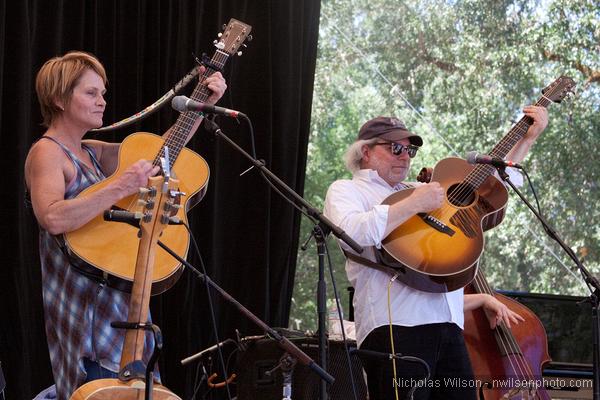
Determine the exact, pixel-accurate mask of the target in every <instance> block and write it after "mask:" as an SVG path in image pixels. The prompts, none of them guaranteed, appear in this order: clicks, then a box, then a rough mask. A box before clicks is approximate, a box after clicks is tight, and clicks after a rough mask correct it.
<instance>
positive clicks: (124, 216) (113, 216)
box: [104, 210, 143, 227]
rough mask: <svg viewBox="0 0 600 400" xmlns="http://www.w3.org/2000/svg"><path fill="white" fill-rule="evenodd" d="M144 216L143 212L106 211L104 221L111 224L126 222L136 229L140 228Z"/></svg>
mask: <svg viewBox="0 0 600 400" xmlns="http://www.w3.org/2000/svg"><path fill="white" fill-rule="evenodd" d="M142 217H143V215H142V213H141V212H130V211H124V210H104V220H105V221H110V222H125V223H126V224H129V225H133V226H135V227H139V226H140V220H141V219H142Z"/></svg>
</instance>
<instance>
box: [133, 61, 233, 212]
mask: <svg viewBox="0 0 600 400" xmlns="http://www.w3.org/2000/svg"><path fill="white" fill-rule="evenodd" d="M228 57H229V55H228V54H227V53H224V52H222V51H220V50H217V51H216V52H215V54H214V55H213V57H212V59H211V63H212V64H214V65H216V66H218V67H219V68H221V69H222V68H223V66H224V65H225V62H226V61H227V59H228ZM213 72H214V70H213V69H212V68H206V69H205V70H204V72H203V73H202V75H200V76H199V77H198V80H199V81H200V82H202V81H204V80H205V79H206V78H208V76H209V75H210V74H212V73H213ZM209 95H210V92H209V89H208V87H207V86H206V85H197V86H196V87H195V88H194V91H193V92H192V95H191V97H192V98H193V99H196V100H200V101H201V102H205V101H206V99H208V97H209ZM197 119H198V113H197V112H194V111H186V112H182V113H181V114H180V115H179V117H178V118H177V121H176V122H175V124H174V126H173V128H172V130H171V132H170V133H169V134H168V136H167V137H166V139H165V141H164V144H163V145H162V146H161V148H160V150H159V152H158V153H157V155H156V156H155V158H154V160H153V161H152V165H153V166H162V165H161V161H160V159H161V158H162V157H164V154H165V147H168V148H169V155H170V159H169V168H172V167H173V165H174V164H175V161H176V159H177V156H178V155H179V153H180V152H181V149H183V147H184V146H185V144H186V142H187V134H186V132H190V130H191V129H192V127H193V125H194V123H195V122H196V120H197ZM137 204H138V197H137V196H131V199H130V200H129V203H128V204H127V206H126V208H127V209H128V210H135V209H136V206H137Z"/></svg>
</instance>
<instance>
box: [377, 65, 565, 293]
mask: <svg viewBox="0 0 600 400" xmlns="http://www.w3.org/2000/svg"><path fill="white" fill-rule="evenodd" d="M574 86H575V82H573V80H572V79H571V78H568V77H565V76H562V77H560V78H558V79H556V80H555V81H554V82H553V83H552V84H551V85H549V86H548V87H546V88H545V89H544V90H543V92H542V93H543V94H542V96H541V97H540V98H539V99H538V101H537V102H536V105H538V106H543V107H547V106H548V105H549V104H550V103H552V102H560V101H561V100H562V99H563V98H564V97H565V96H566V95H567V94H568V93H570V92H571V90H572V89H573V87H574ZM532 122H533V121H532V120H531V118H529V117H527V116H524V117H523V118H521V120H520V121H519V122H517V123H516V124H515V125H514V126H513V128H512V129H511V130H510V131H509V132H508V133H507V134H506V135H505V136H504V137H503V138H502V140H501V141H500V142H499V143H498V144H497V145H496V146H495V147H494V148H493V149H492V151H491V152H490V153H489V154H490V155H491V156H493V157H498V158H504V157H505V156H506V155H507V154H508V152H509V151H510V150H511V149H512V148H513V147H514V146H515V144H516V143H517V142H518V141H519V140H520V139H521V138H522V137H523V136H524V135H525V133H526V132H527V130H528V128H529V126H530V125H531V124H532ZM494 172H495V169H494V167H492V166H491V165H477V166H473V165H470V164H468V163H467V162H466V161H465V160H463V159H460V158H446V159H444V160H442V161H440V162H439V163H437V165H436V166H435V168H434V170H433V174H432V177H431V180H432V181H436V182H439V183H440V185H441V186H442V188H443V189H444V190H445V193H446V196H445V201H444V203H443V205H442V206H441V207H440V208H438V209H436V210H434V211H431V212H429V213H419V214H417V215H415V216H413V217H411V218H410V219H408V220H407V221H405V222H404V223H402V224H401V225H400V226H398V227H397V228H396V229H394V230H393V231H392V232H391V233H390V234H389V235H388V236H387V237H386V238H385V239H384V240H383V244H382V247H383V249H382V251H381V252H380V253H379V255H380V257H381V261H382V262H384V263H385V264H387V265H392V266H396V267H397V268H399V269H400V270H402V271H403V273H401V274H400V276H399V277H398V279H400V280H402V281H403V282H404V283H405V284H407V285H409V286H411V287H413V288H415V289H419V290H423V291H427V292H438V293H439V292H449V291H453V290H456V289H459V288H461V287H464V286H465V285H467V284H468V283H469V282H471V280H472V279H473V277H474V276H475V274H476V272H477V266H478V263H479V258H480V257H481V254H482V253H483V248H484V238H483V231H484V230H487V229H491V228H493V227H495V226H497V225H498V224H499V223H500V222H501V221H502V219H503V217H504V209H505V207H506V203H507V201H508V192H507V190H506V188H505V186H504V184H503V183H502V182H500V180H498V179H496V178H495V177H494V176H493V174H494ZM413 190H414V188H411V189H406V190H402V191H399V192H396V193H394V194H392V195H390V196H388V197H387V198H386V199H385V200H384V201H383V204H394V203H396V202H398V201H401V200H403V199H405V198H406V197H408V196H410V195H411V194H412V191H413Z"/></svg>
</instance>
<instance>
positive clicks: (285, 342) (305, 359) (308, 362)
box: [158, 240, 335, 384]
mask: <svg viewBox="0 0 600 400" xmlns="http://www.w3.org/2000/svg"><path fill="white" fill-rule="evenodd" d="M158 245H159V246H160V247H161V248H163V249H164V250H165V251H166V252H167V253H169V254H170V255H171V256H173V257H174V258H175V259H176V260H177V261H179V262H180V263H182V264H183V265H185V266H186V267H187V268H189V269H190V271H192V272H193V273H194V274H196V276H197V277H198V278H199V279H200V280H202V281H204V282H206V283H207V284H208V285H209V286H210V287H212V288H213V289H214V290H216V291H217V292H218V293H219V294H220V295H221V296H222V297H223V298H224V299H225V300H227V301H228V302H229V303H230V304H232V305H233V306H235V307H236V308H237V309H238V310H239V311H240V312H241V313H242V314H244V315H245V316H246V317H247V318H248V319H249V320H250V321H252V322H254V324H255V325H257V326H258V327H260V328H261V329H262V330H263V332H265V333H266V334H267V335H269V336H270V337H272V338H273V339H274V340H275V342H276V343H277V345H278V346H279V347H281V348H282V349H283V350H284V351H286V352H287V353H289V354H290V355H291V356H293V357H294V358H296V359H297V360H298V361H300V363H302V365H305V366H307V367H308V368H310V369H311V370H313V371H314V372H315V373H316V374H317V375H319V376H320V377H321V380H324V381H325V382H327V383H329V384H332V383H333V382H334V381H335V379H334V378H333V376H331V375H329V374H328V373H327V371H325V370H323V369H322V368H321V367H319V366H318V365H317V364H316V363H315V362H314V361H313V360H312V359H311V358H310V357H309V356H308V355H307V354H306V353H304V352H303V351H302V350H300V349H299V348H298V347H297V346H296V345H295V344H294V343H292V342H291V341H290V340H289V339H288V338H286V337H285V336H282V335H280V334H279V333H278V332H277V331H276V330H274V329H273V328H271V327H270V326H269V325H267V324H266V323H265V322H264V321H262V320H261V319H260V318H258V317H257V316H256V315H254V314H253V313H252V312H251V311H250V310H248V309H247V308H246V307H244V306H243V305H242V304H241V303H240V302H239V301H237V300H236V299H235V298H233V296H231V295H230V294H229V293H227V292H226V291H225V290H224V289H223V288H221V287H220V286H219V285H217V284H216V283H215V282H213V280H212V279H210V278H209V277H208V276H206V275H205V274H203V273H202V272H200V271H198V270H197V269H196V268H194V266H193V265H192V264H190V263H189V262H188V261H187V260H185V259H183V258H181V257H180V256H179V255H178V254H177V253H175V252H174V251H173V250H171V249H170V248H169V247H167V245H165V244H164V243H163V242H161V241H160V240H159V241H158Z"/></svg>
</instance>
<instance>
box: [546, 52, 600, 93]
mask: <svg viewBox="0 0 600 400" xmlns="http://www.w3.org/2000/svg"><path fill="white" fill-rule="evenodd" d="M542 54H543V55H544V57H545V58H546V59H547V60H550V61H558V62H562V63H567V64H570V65H571V66H572V67H573V68H575V69H576V70H577V71H579V72H581V73H582V74H583V75H584V76H585V77H586V80H585V84H584V86H587V85H589V84H590V83H594V82H600V71H598V70H593V69H591V68H590V67H588V66H587V65H583V64H582V63H580V62H578V61H573V62H570V63H569V62H568V61H565V59H564V57H562V56H561V55H559V54H556V53H553V52H551V51H550V50H546V49H543V50H542Z"/></svg>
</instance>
